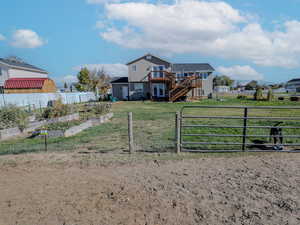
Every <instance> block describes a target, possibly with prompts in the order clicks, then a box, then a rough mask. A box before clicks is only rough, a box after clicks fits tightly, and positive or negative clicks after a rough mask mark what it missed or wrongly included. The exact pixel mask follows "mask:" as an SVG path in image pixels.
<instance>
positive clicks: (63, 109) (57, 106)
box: [42, 99, 72, 119]
mask: <svg viewBox="0 0 300 225" xmlns="http://www.w3.org/2000/svg"><path fill="white" fill-rule="evenodd" d="M71 112H72V108H71V106H70V105H66V104H63V103H62V101H61V99H59V100H57V101H54V102H53V103H52V107H47V108H46V109H45V110H44V112H43V114H42V117H43V118H45V119H51V118H56V117H61V116H66V115H68V114H70V113H71Z"/></svg>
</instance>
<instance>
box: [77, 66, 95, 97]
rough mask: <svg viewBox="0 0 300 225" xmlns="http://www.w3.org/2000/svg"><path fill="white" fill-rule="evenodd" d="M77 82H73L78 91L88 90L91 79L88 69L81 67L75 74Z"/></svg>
mask: <svg viewBox="0 0 300 225" xmlns="http://www.w3.org/2000/svg"><path fill="white" fill-rule="evenodd" d="M77 78H78V83H77V84H75V88H76V89H77V90H78V91H90V90H91V89H90V86H91V80H90V71H89V70H88V69H87V68H82V69H81V70H80V72H79V73H78V74H77Z"/></svg>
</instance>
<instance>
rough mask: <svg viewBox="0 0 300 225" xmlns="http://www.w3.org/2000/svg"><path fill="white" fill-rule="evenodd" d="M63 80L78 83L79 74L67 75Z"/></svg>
mask: <svg viewBox="0 0 300 225" xmlns="http://www.w3.org/2000/svg"><path fill="white" fill-rule="evenodd" d="M62 82H64V83H65V82H66V83H68V84H69V83H76V82H78V79H77V76H74V75H66V76H64V77H63V78H62Z"/></svg>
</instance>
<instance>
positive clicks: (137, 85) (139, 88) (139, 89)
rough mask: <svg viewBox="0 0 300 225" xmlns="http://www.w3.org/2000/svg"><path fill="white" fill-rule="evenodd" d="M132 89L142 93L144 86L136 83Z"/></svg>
mask: <svg viewBox="0 0 300 225" xmlns="http://www.w3.org/2000/svg"><path fill="white" fill-rule="evenodd" d="M133 88H134V90H135V91H136V92H143V89H144V85H143V84H142V83H136V84H134V86H133Z"/></svg>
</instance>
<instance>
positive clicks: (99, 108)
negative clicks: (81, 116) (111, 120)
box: [93, 104, 111, 115]
mask: <svg viewBox="0 0 300 225" xmlns="http://www.w3.org/2000/svg"><path fill="white" fill-rule="evenodd" d="M110 109H111V104H95V105H94V107H93V112H94V113H95V114H96V115H101V114H105V113H109V112H110Z"/></svg>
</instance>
